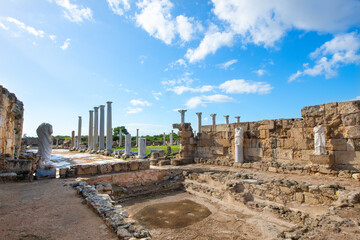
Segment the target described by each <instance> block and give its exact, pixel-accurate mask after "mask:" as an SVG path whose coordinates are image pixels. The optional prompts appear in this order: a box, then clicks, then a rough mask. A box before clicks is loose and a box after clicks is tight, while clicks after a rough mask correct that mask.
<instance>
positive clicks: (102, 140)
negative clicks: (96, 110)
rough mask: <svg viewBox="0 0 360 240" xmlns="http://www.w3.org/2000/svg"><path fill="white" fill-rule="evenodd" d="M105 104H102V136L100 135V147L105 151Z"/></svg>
mask: <svg viewBox="0 0 360 240" xmlns="http://www.w3.org/2000/svg"><path fill="white" fill-rule="evenodd" d="M104 108H105V106H104V105H100V136H99V148H100V151H104V149H105V147H104V145H105V144H104V136H105V111H104Z"/></svg>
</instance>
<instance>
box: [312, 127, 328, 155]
mask: <svg viewBox="0 0 360 240" xmlns="http://www.w3.org/2000/svg"><path fill="white" fill-rule="evenodd" d="M314 146H315V151H314V154H315V155H325V154H326V151H325V133H324V128H323V126H316V127H314Z"/></svg>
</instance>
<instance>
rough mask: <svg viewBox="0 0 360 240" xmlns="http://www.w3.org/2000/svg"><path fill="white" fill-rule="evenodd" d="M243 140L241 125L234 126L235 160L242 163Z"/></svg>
mask: <svg viewBox="0 0 360 240" xmlns="http://www.w3.org/2000/svg"><path fill="white" fill-rule="evenodd" d="M243 141H244V129H243V128H241V127H238V128H235V162H237V163H243V162H244V154H243Z"/></svg>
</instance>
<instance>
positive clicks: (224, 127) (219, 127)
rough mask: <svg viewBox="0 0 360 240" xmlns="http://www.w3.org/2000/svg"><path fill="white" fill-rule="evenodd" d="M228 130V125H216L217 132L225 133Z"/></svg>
mask: <svg viewBox="0 0 360 240" xmlns="http://www.w3.org/2000/svg"><path fill="white" fill-rule="evenodd" d="M201 130H202V129H201ZM227 130H229V129H228V124H217V125H216V132H225V131H227Z"/></svg>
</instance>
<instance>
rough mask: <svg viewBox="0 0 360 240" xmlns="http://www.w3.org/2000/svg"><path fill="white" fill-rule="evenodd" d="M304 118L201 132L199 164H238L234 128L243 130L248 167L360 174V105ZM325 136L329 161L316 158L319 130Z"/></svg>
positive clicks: (326, 108)
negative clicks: (262, 164) (294, 167)
mask: <svg viewBox="0 0 360 240" xmlns="http://www.w3.org/2000/svg"><path fill="white" fill-rule="evenodd" d="M301 116H302V118H295V119H276V120H263V121H258V122H240V123H232V124H219V125H216V127H215V129H213V127H212V126H203V127H202V133H201V134H199V135H198V136H197V138H196V139H197V145H196V153H195V157H196V158H197V159H200V161H197V162H203V163H206V161H208V160H209V161H212V163H216V164H219V165H229V166H232V165H233V164H234V134H235V128H237V127H242V128H243V129H244V159H245V162H255V161H263V162H278V163H286V164H294V165H308V164H324V165H327V166H329V167H331V166H332V167H333V168H334V169H348V170H355V171H359V170H360V101H349V102H340V103H337V102H334V103H327V104H321V105H315V106H309V107H304V108H303V109H302V110H301ZM319 125H322V126H323V127H324V131H325V139H326V151H327V152H326V155H314V154H313V153H314V132H313V128H314V127H315V126H319Z"/></svg>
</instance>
